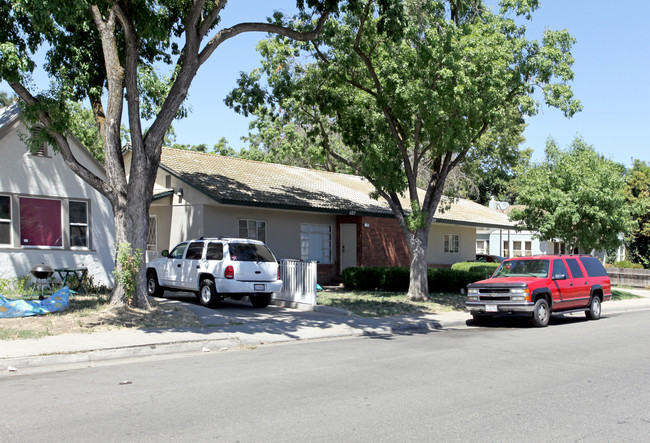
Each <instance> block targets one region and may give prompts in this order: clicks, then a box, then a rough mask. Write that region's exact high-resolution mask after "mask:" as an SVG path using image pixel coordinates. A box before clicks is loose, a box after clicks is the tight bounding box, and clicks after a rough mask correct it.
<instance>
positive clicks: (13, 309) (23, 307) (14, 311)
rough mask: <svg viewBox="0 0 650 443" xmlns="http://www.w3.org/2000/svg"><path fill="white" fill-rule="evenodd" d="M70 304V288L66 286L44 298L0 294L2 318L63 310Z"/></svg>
mask: <svg viewBox="0 0 650 443" xmlns="http://www.w3.org/2000/svg"><path fill="white" fill-rule="evenodd" d="M69 306H70V288H68V287H67V286H64V287H63V288H61V289H60V290H58V291H56V292H55V293H54V294H52V295H51V296H49V297H48V298H46V299H44V300H15V299H8V298H4V297H3V296H2V295H0V318H2V317H5V318H8V317H29V316H30V315H42V314H49V313H50V312H56V311H63V310H65V309H68V307H69Z"/></svg>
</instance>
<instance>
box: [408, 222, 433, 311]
mask: <svg viewBox="0 0 650 443" xmlns="http://www.w3.org/2000/svg"><path fill="white" fill-rule="evenodd" d="M409 237H410V238H409V253H410V256H411V274H410V282H409V291H408V298H409V300H414V301H424V300H428V299H429V284H428V282H427V270H428V266H427V244H428V243H429V233H428V229H425V228H420V229H418V230H417V231H415V232H414V233H412V234H411V235H410V236H409Z"/></svg>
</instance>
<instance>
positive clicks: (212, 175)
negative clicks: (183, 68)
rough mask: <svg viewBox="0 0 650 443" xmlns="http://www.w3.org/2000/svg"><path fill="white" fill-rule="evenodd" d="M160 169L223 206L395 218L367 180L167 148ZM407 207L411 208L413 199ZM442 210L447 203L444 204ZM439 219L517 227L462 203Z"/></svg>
mask: <svg viewBox="0 0 650 443" xmlns="http://www.w3.org/2000/svg"><path fill="white" fill-rule="evenodd" d="M160 166H161V167H162V168H163V169H164V170H166V171H168V172H169V173H171V174H173V175H174V176H176V177H178V178H179V179H181V180H182V181H184V182H186V183H188V184H189V185H191V186H193V187H195V188H196V189H198V190H199V191H201V192H203V193H205V194H206V195H207V196H209V197H210V198H212V199H214V200H215V201H217V202H219V203H224V204H236V205H246V206H259V207H267V208H280V209H296V210H307V211H317V212H329V213H338V214H349V213H351V212H354V213H356V214H357V215H372V216H392V212H391V210H390V207H389V206H388V203H386V202H385V201H384V200H383V199H379V200H375V199H372V198H371V197H370V194H371V193H372V192H373V191H374V190H375V189H374V187H373V186H372V185H371V184H370V183H369V182H368V181H367V180H366V179H365V178H363V177H359V176H355V175H347V174H339V173H333V172H325V171H317V170H313V169H306V168H299V167H295V166H287V165H279V164H274V163H264V162H257V161H251V160H244V159H239V158H233V157H224V156H220V155H215V154H206V153H201V152H195V151H186V150H181V149H171V148H163V150H162V157H161V162H160ZM402 204H403V205H404V206H405V207H407V208H408V207H409V204H408V199H406V198H405V199H404V201H403V202H402ZM441 206H442V205H441ZM435 218H436V220H439V221H441V222H442V221H448V222H451V223H462V224H469V225H474V226H492V227H511V226H513V224H512V223H510V222H509V221H508V217H507V216H506V215H504V214H501V213H499V212H497V211H493V210H491V209H489V208H487V207H485V206H481V205H479V204H477V203H474V202H472V201H469V200H463V199H459V200H458V201H457V202H455V203H454V204H452V205H451V207H450V208H449V209H448V210H446V211H444V212H443V211H441V210H440V209H439V210H438V212H437V213H436V217H435Z"/></svg>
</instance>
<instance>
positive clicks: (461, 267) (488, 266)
mask: <svg viewBox="0 0 650 443" xmlns="http://www.w3.org/2000/svg"><path fill="white" fill-rule="evenodd" d="M498 267H499V263H481V262H475V261H462V262H458V263H454V264H453V265H451V269H453V270H455V271H470V272H482V273H483V274H485V275H492V274H494V271H496V269H497V268H498Z"/></svg>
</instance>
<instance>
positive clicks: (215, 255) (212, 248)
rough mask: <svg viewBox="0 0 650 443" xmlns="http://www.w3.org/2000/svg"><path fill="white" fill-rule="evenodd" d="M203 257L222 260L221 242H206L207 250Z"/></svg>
mask: <svg viewBox="0 0 650 443" xmlns="http://www.w3.org/2000/svg"><path fill="white" fill-rule="evenodd" d="M205 258H206V259H208V260H223V244H222V243H208V250H207V251H206V252H205Z"/></svg>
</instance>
